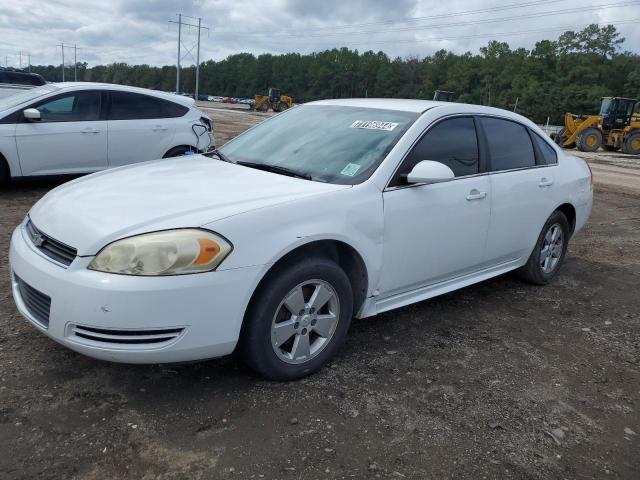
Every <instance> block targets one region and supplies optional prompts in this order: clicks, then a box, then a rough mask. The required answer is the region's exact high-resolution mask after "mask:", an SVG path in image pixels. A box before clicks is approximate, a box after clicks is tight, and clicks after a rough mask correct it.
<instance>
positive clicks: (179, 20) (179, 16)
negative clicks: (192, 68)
mask: <svg viewBox="0 0 640 480" xmlns="http://www.w3.org/2000/svg"><path fill="white" fill-rule="evenodd" d="M181 42H182V14H181V13H179V14H178V69H177V70H176V93H177V94H179V93H180V43H181Z"/></svg>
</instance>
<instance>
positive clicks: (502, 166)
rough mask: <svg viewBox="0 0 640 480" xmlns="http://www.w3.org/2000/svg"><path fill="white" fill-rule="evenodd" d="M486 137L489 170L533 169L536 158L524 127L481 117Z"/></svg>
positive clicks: (507, 121) (508, 121) (506, 121)
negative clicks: (489, 163)
mask: <svg viewBox="0 0 640 480" xmlns="http://www.w3.org/2000/svg"><path fill="white" fill-rule="evenodd" d="M480 121H481V122H482V126H483V128H484V131H485V134H486V136H487V144H488V146H489V155H490V158H491V170H492V171H500V170H511V169H514V168H526V167H533V166H534V165H535V164H536V157H535V154H534V152H533V144H532V143H531V137H529V133H528V132H527V129H526V127H524V126H522V125H520V124H519V123H516V122H512V121H510V120H502V119H500V118H491V117H481V120H480Z"/></svg>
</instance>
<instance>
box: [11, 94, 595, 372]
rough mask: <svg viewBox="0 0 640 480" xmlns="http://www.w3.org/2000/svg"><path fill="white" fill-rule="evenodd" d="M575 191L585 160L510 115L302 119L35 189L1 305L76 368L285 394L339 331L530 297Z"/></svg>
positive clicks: (411, 109) (326, 106) (392, 113)
mask: <svg viewBox="0 0 640 480" xmlns="http://www.w3.org/2000/svg"><path fill="white" fill-rule="evenodd" d="M592 190H593V187H592V181H591V173H590V169H589V168H588V166H587V164H586V163H585V162H584V161H582V160H581V159H578V158H576V157H573V156H570V155H567V154H566V153H565V152H563V151H562V150H561V149H559V148H558V147H557V146H556V145H554V144H553V143H552V142H551V141H550V140H549V139H548V138H547V137H546V136H545V135H544V134H543V133H542V131H541V130H540V129H539V128H538V127H537V126H536V125H534V124H533V123H532V122H530V121H529V120H527V119H525V118H523V117H521V116H519V115H516V114H513V113H511V112H507V111H504V110H499V109H494V108H487V107H481V106H476V105H462V104H455V103H439V102H430V101H419V100H371V99H367V100H328V101H320V102H314V103H309V104H305V105H302V106H299V107H296V108H293V109H291V110H289V111H287V112H286V113H283V114H280V115H278V116H276V117H273V118H272V119H270V120H267V121H265V122H264V123H262V124H260V125H258V126H257V127H254V128H253V129H251V130H249V131H247V132H245V133H244V134H242V135H240V136H239V137H237V138H236V139H234V140H232V141H231V142H229V143H228V144H226V145H225V146H224V147H223V148H221V149H220V151H217V152H214V153H213V154H212V155H211V157H207V156H203V155H195V156H192V157H191V158H188V159H180V160H175V159H173V160H165V161H159V162H152V163H149V164H146V165H132V166H128V167H123V168H119V169H116V170H113V171H110V172H103V173H99V174H95V175H91V176H88V177H85V178H81V179H77V180H74V181H72V182H70V183H67V184H65V185H62V186H60V187H58V188H56V189H55V190H53V191H51V192H50V193H48V194H47V195H46V196H45V197H44V198H42V199H41V200H40V201H39V202H38V203H37V204H36V205H35V206H34V207H33V208H32V209H31V211H30V212H29V214H28V216H27V217H26V218H25V219H24V222H23V223H22V224H21V225H19V226H18V228H17V229H16V230H15V232H14V234H13V237H12V240H11V254H10V260H11V268H12V282H13V295H14V298H15V302H16V304H17V306H18V309H19V311H20V312H21V313H22V314H23V315H24V316H25V317H26V318H27V319H28V320H29V321H30V322H31V323H32V324H33V325H35V327H36V328H37V329H39V330H40V331H42V332H43V333H45V334H47V335H49V336H50V337H51V338H53V339H54V340H56V341H57V342H59V343H61V344H63V345H65V346H67V347H69V348H71V349H73V350H76V351H78V352H81V353H83V354H86V355H90V356H92V357H96V358H100V359H105V360H111V361H118V362H130V363H155V362H179V361H189V360H198V359H206V358H211V357H217V356H222V355H226V354H229V353H231V352H233V351H234V350H235V349H238V351H239V352H240V353H241V355H242V356H243V358H244V359H245V360H246V362H247V363H248V364H249V365H250V366H252V367H253V368H254V369H256V370H257V371H258V372H260V373H261V374H262V375H264V376H266V377H268V378H272V379H278V380H285V379H293V378H299V377H301V376H304V375H307V374H309V373H311V372H314V371H316V370H318V369H319V368H320V367H321V366H322V365H323V364H325V363H326V362H327V361H328V360H329V359H330V358H331V357H332V356H333V355H334V354H335V353H336V351H337V350H338V348H339V346H340V344H341V343H342V342H343V340H344V339H345V336H346V334H347V330H348V329H349V324H350V322H351V319H352V317H359V318H362V317H370V316H373V315H376V314H378V313H380V312H384V311H387V310H390V309H394V308H398V307H402V306H404V305H408V304H411V303H414V302H419V301H421V300H425V299H428V298H430V297H433V296H436V295H440V294H443V293H445V292H449V291H451V290H455V289H458V288H461V287H464V286H467V285H470V284H473V283H476V282H480V281H482V280H486V279H488V278H490V277H494V276H496V275H500V274H503V273H506V272H508V271H511V270H517V271H518V272H519V274H520V276H521V277H522V278H524V279H526V280H528V281H530V282H534V283H536V284H545V283H548V282H549V281H551V280H552V279H553V278H554V276H555V275H556V274H557V273H558V270H559V268H560V266H561V264H562V262H563V259H564V256H565V253H566V249H567V244H568V242H569V239H570V238H571V236H572V235H574V234H575V233H576V232H577V231H578V230H579V229H580V228H581V227H582V226H583V225H584V223H585V222H586V220H587V217H588V216H589V213H590V211H591V203H592ZM461 321H463V320H461Z"/></svg>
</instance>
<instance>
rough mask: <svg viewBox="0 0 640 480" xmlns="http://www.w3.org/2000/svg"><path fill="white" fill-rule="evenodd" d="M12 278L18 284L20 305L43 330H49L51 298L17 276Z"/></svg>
mask: <svg viewBox="0 0 640 480" xmlns="http://www.w3.org/2000/svg"><path fill="white" fill-rule="evenodd" d="M14 277H15V279H16V283H17V284H18V292H20V298H22V303H24V305H25V307H26V308H27V311H28V312H29V314H30V315H31V316H32V317H33V318H34V319H35V320H36V321H37V322H38V323H39V324H40V325H42V326H43V327H44V328H49V313H50V310H51V297H48V296H47V295H45V294H44V293H42V292H40V291H38V290H36V289H35V288H33V287H32V286H31V285H29V284H28V283H26V282H25V281H23V280H22V279H21V278H20V277H18V276H17V275H14Z"/></svg>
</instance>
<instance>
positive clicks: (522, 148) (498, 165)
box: [479, 117, 557, 264]
mask: <svg viewBox="0 0 640 480" xmlns="http://www.w3.org/2000/svg"><path fill="white" fill-rule="evenodd" d="M479 120H480V125H481V126H482V131H483V133H484V139H485V141H486V145H487V150H488V157H489V160H488V164H489V165H488V166H489V170H490V175H489V177H490V179H491V192H492V198H491V223H490V225H489V236H488V239H487V250H486V251H487V253H486V259H487V261H488V262H490V263H491V264H498V263H503V262H508V261H512V260H516V259H521V258H524V257H528V256H529V255H530V254H531V251H532V249H533V247H534V245H535V242H536V240H537V238H538V235H539V234H540V231H541V229H542V227H543V225H544V223H545V222H546V220H547V218H548V217H549V215H550V214H551V212H552V211H553V210H554V208H555V207H556V204H555V203H556V200H555V190H554V183H555V178H554V176H555V173H556V170H557V169H556V168H555V166H556V165H557V158H556V156H555V150H554V149H553V148H552V147H551V146H550V145H549V144H548V143H547V142H546V140H544V139H542V138H541V137H539V136H538V135H537V134H535V133H534V132H532V131H530V130H529V128H528V127H526V126H524V125H522V124H520V123H518V122H515V121H512V120H506V119H503V118H493V117H479Z"/></svg>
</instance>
